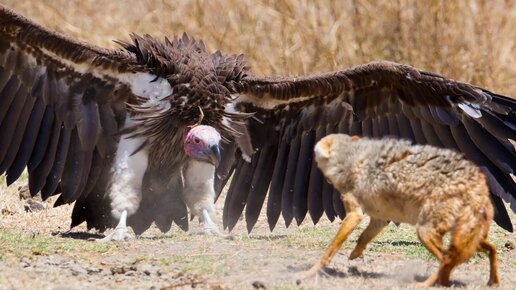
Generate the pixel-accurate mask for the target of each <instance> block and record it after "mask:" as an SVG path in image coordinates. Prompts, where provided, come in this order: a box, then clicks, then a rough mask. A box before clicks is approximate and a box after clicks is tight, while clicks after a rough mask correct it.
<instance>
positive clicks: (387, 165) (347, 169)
mask: <svg viewBox="0 0 516 290" xmlns="http://www.w3.org/2000/svg"><path fill="white" fill-rule="evenodd" d="M315 155H316V157H315V158H316V161H317V164H318V166H319V168H320V169H321V170H322V172H323V174H324V175H325V176H326V178H327V179H328V180H329V182H330V183H332V184H333V186H334V187H335V188H336V189H337V190H339V192H341V199H342V201H343V203H344V207H345V209H346V213H347V215H346V217H345V219H344V220H343V222H342V225H341V227H340V229H339V231H338V233H337V235H336V236H335V238H334V240H333V241H332V243H331V244H330V246H329V247H328V249H327V250H326V253H325V255H324V256H323V258H322V259H321V260H320V261H319V263H317V264H315V265H314V266H313V267H312V268H311V269H310V270H308V271H306V272H305V273H304V276H305V277H306V276H310V275H313V274H315V273H317V271H319V270H320V269H322V268H323V267H324V266H325V265H326V264H327V263H329V262H330V260H331V258H332V257H333V255H334V254H335V253H336V252H337V251H338V249H339V248H340V247H341V245H342V243H343V242H344V241H345V240H346V238H347V236H348V235H349V233H350V232H351V231H352V230H353V229H354V228H355V227H356V226H357V225H358V224H359V222H360V220H361V219H362V211H364V212H365V213H366V214H367V215H369V216H370V217H371V222H370V224H369V225H368V227H367V228H366V229H365V230H364V232H363V233H362V234H361V235H360V237H359V239H358V243H357V245H356V247H355V249H354V250H353V251H352V253H351V255H350V259H354V258H356V257H359V256H360V255H362V252H363V250H364V249H365V248H366V246H367V244H368V243H369V242H370V241H371V240H372V239H373V238H374V237H375V236H376V235H377V234H378V233H379V232H380V231H381V230H382V229H383V228H384V227H385V226H386V225H387V224H388V221H394V222H404V223H409V224H413V225H416V227H417V233H418V237H419V239H420V240H421V242H422V243H423V245H424V246H425V247H426V248H427V249H428V251H430V252H431V253H432V254H433V255H434V256H435V257H436V258H437V259H438V260H439V262H440V267H439V269H438V271H437V272H435V273H434V274H433V275H431V276H430V277H429V278H428V279H427V280H426V281H424V282H422V283H419V284H418V286H431V285H434V284H435V283H439V284H441V285H445V286H447V285H449V283H450V280H449V279H450V272H451V271H452V269H453V268H454V267H455V266H457V265H458V264H460V263H462V262H464V261H467V260H468V259H469V258H470V257H471V256H472V255H473V254H474V253H475V252H477V251H484V252H486V253H488V255H489V260H490V268H491V271H490V276H489V283H488V285H496V284H498V283H499V276H498V270H497V261H496V248H495V246H494V245H492V244H491V243H489V242H488V241H487V235H488V231H489V226H490V224H491V222H492V219H493V206H492V204H491V201H490V199H489V190H488V187H487V184H486V179H485V176H484V175H483V174H482V172H481V171H480V169H479V168H478V167H477V166H475V165H474V164H473V163H471V162H470V161H468V160H466V159H465V158H464V157H463V156H462V155H460V154H458V153H456V152H454V151H451V150H447V149H440V148H436V147H431V146H420V145H410V143H409V142H408V141H400V140H394V139H387V140H371V139H366V138H363V139H359V138H358V137H350V136H347V135H343V134H334V135H329V136H327V137H325V138H323V139H322V140H321V141H319V142H318V143H317V145H316V147H315ZM447 232H451V243H450V247H449V248H448V249H447V250H446V249H445V248H444V246H443V242H442V238H443V236H444V235H445V234H446V233H447Z"/></svg>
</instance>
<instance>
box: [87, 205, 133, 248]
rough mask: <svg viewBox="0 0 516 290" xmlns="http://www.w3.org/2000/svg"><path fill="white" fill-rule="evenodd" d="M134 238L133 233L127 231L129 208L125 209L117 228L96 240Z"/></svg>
mask: <svg viewBox="0 0 516 290" xmlns="http://www.w3.org/2000/svg"><path fill="white" fill-rule="evenodd" d="M131 238H132V235H131V234H129V232H128V231H127V210H124V211H123V212H122V214H121V215H120V221H119V222H118V225H117V226H116V228H115V230H114V231H113V232H112V233H111V234H109V235H107V236H106V237H104V238H102V239H96V240H95V241H96V242H111V241H127V240H130V239H131Z"/></svg>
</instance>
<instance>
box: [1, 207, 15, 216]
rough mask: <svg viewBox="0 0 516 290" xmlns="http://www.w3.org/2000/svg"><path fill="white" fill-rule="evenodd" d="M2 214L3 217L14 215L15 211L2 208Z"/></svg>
mask: <svg viewBox="0 0 516 290" xmlns="http://www.w3.org/2000/svg"><path fill="white" fill-rule="evenodd" d="M1 212H2V215H14V211H12V210H10V209H7V208H5V207H4V208H2V210H1Z"/></svg>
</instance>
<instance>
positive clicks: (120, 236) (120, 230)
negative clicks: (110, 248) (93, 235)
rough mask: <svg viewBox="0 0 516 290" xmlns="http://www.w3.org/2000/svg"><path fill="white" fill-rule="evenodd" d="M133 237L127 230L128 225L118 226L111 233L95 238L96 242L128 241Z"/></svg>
mask: <svg viewBox="0 0 516 290" xmlns="http://www.w3.org/2000/svg"><path fill="white" fill-rule="evenodd" d="M132 238H133V236H132V235H131V234H130V233H129V232H128V231H127V227H116V228H115V230H114V231H113V232H112V233H111V234H109V235H107V236H105V237H104V238H102V239H95V242H99V243H105V242H111V241H128V240H130V239H132Z"/></svg>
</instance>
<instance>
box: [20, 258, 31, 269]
mask: <svg viewBox="0 0 516 290" xmlns="http://www.w3.org/2000/svg"><path fill="white" fill-rule="evenodd" d="M20 266H22V268H28V267H30V260H29V259H28V258H21V259H20Z"/></svg>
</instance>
